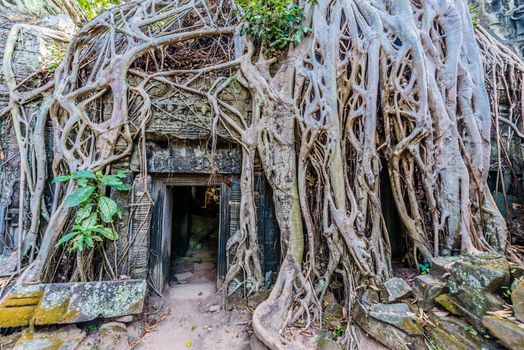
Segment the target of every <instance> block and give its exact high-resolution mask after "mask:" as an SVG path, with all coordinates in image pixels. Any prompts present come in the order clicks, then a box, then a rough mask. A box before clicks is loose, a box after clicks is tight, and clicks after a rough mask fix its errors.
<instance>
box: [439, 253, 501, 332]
mask: <svg viewBox="0 0 524 350" xmlns="http://www.w3.org/2000/svg"><path fill="white" fill-rule="evenodd" d="M509 280H510V272H509V263H508V261H507V260H506V259H505V258H503V257H501V256H499V255H494V254H490V253H483V254H479V255H476V256H463V257H461V258H460V259H459V260H457V261H456V262H455V263H454V264H453V266H452V268H451V271H450V276H449V278H448V287H449V298H450V299H451V300H452V301H453V303H454V304H455V306H456V309H457V310H458V312H459V313H460V314H461V315H462V316H464V317H467V318H468V319H469V320H470V322H471V323H472V324H474V325H475V326H479V327H480V328H482V324H481V320H482V317H483V316H484V315H486V312H488V311H497V310H500V309H502V307H503V305H504V304H505V301H504V299H502V298H501V297H500V296H499V295H498V293H500V291H501V289H502V287H505V288H507V287H509ZM450 312H452V311H450Z"/></svg>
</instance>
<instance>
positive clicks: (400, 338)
mask: <svg viewBox="0 0 524 350" xmlns="http://www.w3.org/2000/svg"><path fill="white" fill-rule="evenodd" d="M351 315H352V318H353V320H354V321H355V322H356V323H357V324H358V325H359V326H360V328H362V329H363V330H364V332H366V333H367V334H369V335H370V336H371V337H373V338H374V339H375V340H377V341H378V342H380V343H382V344H384V345H385V346H386V347H388V348H389V349H391V350H407V349H424V348H425V345H424V338H423V337H419V336H411V335H409V334H407V333H406V332H404V331H401V330H400V329H398V328H397V327H394V326H392V325H390V324H388V323H385V322H382V321H379V320H377V319H375V318H373V317H371V315H370V314H369V312H368V311H367V310H366V308H365V307H364V306H363V305H362V304H361V303H360V302H359V301H357V302H355V304H354V305H353V309H352V312H351ZM408 344H409V346H408Z"/></svg>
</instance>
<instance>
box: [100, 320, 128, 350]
mask: <svg viewBox="0 0 524 350" xmlns="http://www.w3.org/2000/svg"><path fill="white" fill-rule="evenodd" d="M98 332H99V333H100V349H118V350H127V349H130V348H131V347H130V346H129V342H128V338H127V328H126V325H125V324H123V323H120V322H109V323H105V324H103V325H102V327H100V329H99V330H98Z"/></svg>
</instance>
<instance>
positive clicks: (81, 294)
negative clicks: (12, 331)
mask: <svg viewBox="0 0 524 350" xmlns="http://www.w3.org/2000/svg"><path fill="white" fill-rule="evenodd" d="M146 288H147V285H146V281H145V280H125V281H105V282H83V283H50V284H36V285H22V286H15V287H13V289H11V290H10V291H9V293H8V294H7V295H6V296H5V297H4V298H2V300H1V301H0V328H6V327H25V326H28V325H29V324H34V325H37V326H41V325H50V324H67V323H77V322H86V321H91V320H94V319H96V318H100V317H103V318H113V317H120V316H124V315H132V314H139V313H140V312H142V308H143V306H144V298H145V293H146Z"/></svg>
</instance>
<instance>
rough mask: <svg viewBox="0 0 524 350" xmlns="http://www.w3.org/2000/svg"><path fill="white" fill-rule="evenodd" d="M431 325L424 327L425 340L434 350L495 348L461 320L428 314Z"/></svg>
mask: <svg viewBox="0 0 524 350" xmlns="http://www.w3.org/2000/svg"><path fill="white" fill-rule="evenodd" d="M427 315H428V317H429V319H430V320H431V322H432V324H428V325H427V326H426V333H427V339H428V342H429V344H431V345H432V346H433V348H435V349H446V350H477V349H493V348H495V347H494V346H492V344H491V343H490V342H489V341H488V340H487V339H485V338H483V337H482V335H481V334H480V333H478V332H477V331H476V330H475V329H474V328H473V327H472V326H471V325H469V324H468V323H467V322H464V320H463V319H461V318H457V317H453V316H437V315H435V314H434V313H432V312H429V313H428V314H427Z"/></svg>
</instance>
